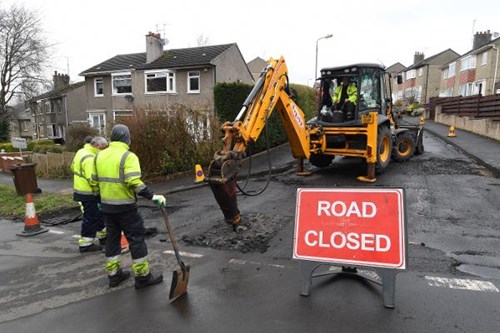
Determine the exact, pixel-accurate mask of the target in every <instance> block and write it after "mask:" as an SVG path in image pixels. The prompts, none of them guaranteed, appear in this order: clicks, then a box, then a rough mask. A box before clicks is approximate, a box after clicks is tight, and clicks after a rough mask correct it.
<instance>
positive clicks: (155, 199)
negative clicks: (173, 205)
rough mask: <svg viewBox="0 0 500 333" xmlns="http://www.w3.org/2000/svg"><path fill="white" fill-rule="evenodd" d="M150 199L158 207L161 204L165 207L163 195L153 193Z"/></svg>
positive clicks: (165, 201)
mask: <svg viewBox="0 0 500 333" xmlns="http://www.w3.org/2000/svg"><path fill="white" fill-rule="evenodd" d="M152 200H153V202H154V203H155V205H157V206H158V207H161V206H163V207H165V206H166V205H167V200H166V199H165V197H164V196H163V195H158V194H155V195H153V198H152Z"/></svg>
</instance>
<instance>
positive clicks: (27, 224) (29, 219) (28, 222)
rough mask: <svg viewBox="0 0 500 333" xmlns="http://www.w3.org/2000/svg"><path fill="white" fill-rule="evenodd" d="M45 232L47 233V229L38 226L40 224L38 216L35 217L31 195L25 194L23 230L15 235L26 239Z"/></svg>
mask: <svg viewBox="0 0 500 333" xmlns="http://www.w3.org/2000/svg"><path fill="white" fill-rule="evenodd" d="M47 231H49V229H44V228H42V227H41V226H40V223H39V222H38V216H37V215H36V211H35V205H34V204H33V199H32V198H31V193H28V194H26V214H25V219H24V230H23V231H22V232H21V233H20V234H17V235H18V236H23V237H27V236H34V235H38V234H41V233H44V232H47Z"/></svg>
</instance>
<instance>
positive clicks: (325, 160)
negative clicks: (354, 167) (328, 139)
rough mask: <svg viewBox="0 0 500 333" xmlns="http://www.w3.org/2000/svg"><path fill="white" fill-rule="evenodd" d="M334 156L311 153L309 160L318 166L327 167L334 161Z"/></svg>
mask: <svg viewBox="0 0 500 333" xmlns="http://www.w3.org/2000/svg"><path fill="white" fill-rule="evenodd" d="M332 160H333V156H329V155H323V154H311V156H309V162H310V163H311V164H312V165H314V166H315V167H318V168H326V167H327V166H329V165H330V164H331V163H332Z"/></svg>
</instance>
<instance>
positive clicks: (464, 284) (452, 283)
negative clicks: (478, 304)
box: [425, 276, 499, 293]
mask: <svg viewBox="0 0 500 333" xmlns="http://www.w3.org/2000/svg"><path fill="white" fill-rule="evenodd" d="M425 279H426V280H427V283H429V285H430V286H432V287H444V288H451V289H463V290H474V291H489V292H497V293H498V292H499V291H498V288H497V287H495V285H494V284H493V283H491V282H489V281H480V280H470V279H448V278H441V277H436V276H426V277H425Z"/></svg>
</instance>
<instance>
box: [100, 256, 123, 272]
mask: <svg viewBox="0 0 500 333" xmlns="http://www.w3.org/2000/svg"><path fill="white" fill-rule="evenodd" d="M120 262H121V260H120V256H114V257H108V258H106V263H105V264H104V267H105V268H106V272H108V275H109V276H113V275H115V274H116V273H118V270H119V269H120Z"/></svg>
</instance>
